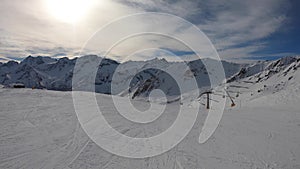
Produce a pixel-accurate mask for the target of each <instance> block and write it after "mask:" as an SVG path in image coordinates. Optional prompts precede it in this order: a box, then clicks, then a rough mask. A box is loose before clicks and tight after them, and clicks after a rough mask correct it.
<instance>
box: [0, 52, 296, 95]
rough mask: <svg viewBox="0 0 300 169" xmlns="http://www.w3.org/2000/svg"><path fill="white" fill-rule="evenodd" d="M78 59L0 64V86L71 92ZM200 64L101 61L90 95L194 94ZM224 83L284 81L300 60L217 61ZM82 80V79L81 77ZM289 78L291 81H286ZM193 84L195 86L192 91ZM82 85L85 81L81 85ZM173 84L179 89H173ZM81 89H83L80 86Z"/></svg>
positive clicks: (205, 76) (205, 77) (201, 78)
mask: <svg viewBox="0 0 300 169" xmlns="http://www.w3.org/2000/svg"><path fill="white" fill-rule="evenodd" d="M81 58H84V59H86V61H87V62H97V61H99V60H100V58H99V57H97V56H95V55H87V56H83V57H81ZM76 61H77V58H75V59H69V58H61V59H54V58H50V57H42V56H38V57H32V56H29V57H27V58H26V59H24V60H23V61H22V62H20V63H18V62H15V61H9V62H7V63H1V64H0V84H2V85H4V86H10V85H11V84H23V85H24V86H25V87H27V88H39V89H49V90H59V91H69V90H72V78H73V73H76V72H73V71H74V67H75V64H76ZM204 62H206V63H209V64H211V65H214V64H215V62H217V61H215V60H212V59H204V60H195V61H190V62H168V61H166V60H165V59H152V60H148V61H128V62H124V63H118V62H117V61H114V60H111V59H107V58H103V59H101V63H100V64H99V66H98V71H97V74H96V79H95V91H96V92H98V93H105V94H114V95H120V96H128V95H129V96H130V97H132V98H135V97H147V96H149V94H150V93H151V91H152V90H153V89H160V90H162V91H163V92H164V93H165V95H167V96H177V95H179V94H180V93H187V92H189V91H193V90H195V89H197V88H206V87H209V86H210V80H209V73H208V72H207V69H206V68H205V64H203V63H204ZM222 64H223V67H224V71H225V74H226V78H228V79H227V83H232V82H237V81H245V79H246V81H248V82H249V83H252V84H253V83H258V82H261V81H265V80H267V79H269V78H271V77H272V76H279V75H283V76H289V75H288V73H289V72H292V71H295V70H296V69H297V68H298V67H299V57H296V56H295V57H285V58H282V59H279V60H276V61H260V62H256V63H254V64H251V65H248V64H236V63H230V62H226V61H222ZM83 78H84V77H83ZM289 78H292V77H291V76H289ZM194 79H196V82H197V86H196V87H195V86H193V85H191V84H192V83H193V80H194ZM82 81H83V82H84V81H85V80H84V79H83V80H82ZM178 81H179V83H180V84H183V85H182V86H184V87H183V88H181V90H180V89H179V88H180V87H182V86H180V87H179V86H178ZM80 85H84V83H83V84H80Z"/></svg>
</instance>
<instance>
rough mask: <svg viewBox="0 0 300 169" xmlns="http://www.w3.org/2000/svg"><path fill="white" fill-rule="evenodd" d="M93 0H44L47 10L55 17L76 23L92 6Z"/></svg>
mask: <svg viewBox="0 0 300 169" xmlns="http://www.w3.org/2000/svg"><path fill="white" fill-rule="evenodd" d="M93 1H94V0H46V7H47V9H48V12H49V13H50V14H51V15H52V16H54V17H55V18H56V19H58V20H60V21H62V22H67V23H76V22H78V21H80V20H81V19H82V18H83V17H84V16H86V14H87V13H88V11H89V10H90V9H91V8H92V6H93Z"/></svg>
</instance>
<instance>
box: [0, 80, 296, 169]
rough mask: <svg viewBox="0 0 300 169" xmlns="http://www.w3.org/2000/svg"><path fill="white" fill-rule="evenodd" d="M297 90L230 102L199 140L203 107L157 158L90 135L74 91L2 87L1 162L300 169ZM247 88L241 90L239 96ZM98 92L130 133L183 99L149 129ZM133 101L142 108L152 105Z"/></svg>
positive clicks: (82, 168) (112, 117)
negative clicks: (134, 155)
mask: <svg viewBox="0 0 300 169" xmlns="http://www.w3.org/2000/svg"><path fill="white" fill-rule="evenodd" d="M296 87H297V86H296ZM291 90H292V89H291V88H286V89H284V90H281V91H279V92H277V93H275V94H273V95H271V96H270V95H269V96H267V95H266V96H261V97H258V96H253V98H252V99H250V100H249V101H247V103H245V102H242V101H241V102H242V103H240V104H239V101H237V102H238V105H237V106H236V107H234V108H228V107H229V106H227V108H226V110H225V112H224V115H223V118H222V120H221V123H220V125H219V127H218V129H217V130H216V132H215V133H214V135H213V137H211V138H210V139H209V140H208V141H207V142H206V143H205V144H201V145H200V144H199V143H198V137H199V133H200V129H201V126H202V123H203V121H204V119H205V117H206V113H207V112H206V111H205V110H204V109H201V111H200V113H199V115H198V119H197V122H196V124H195V126H194V128H193V129H192V131H191V132H190V133H189V134H188V136H187V137H186V138H185V139H184V140H183V141H182V142H181V143H180V144H178V145H177V146H176V147H175V148H174V149H172V150H170V151H168V152H166V153H164V154H162V155H159V156H156V157H151V158H146V159H129V158H123V157H119V156H116V155H113V154H110V153H109V152H106V151H104V150H103V149H101V148H100V147H98V146H97V145H96V144H95V143H93V141H91V140H90V139H89V137H88V136H87V135H86V134H85V133H84V132H83V130H82V128H81V126H80V124H79V123H78V120H77V116H76V114H75V111H74V107H73V102H72V96H71V92H57V91H46V90H32V89H7V88H2V89H0V95H1V102H0V105H1V109H0V125H1V126H0V130H1V132H0V134H1V136H0V168H3V169H19V168H24V169H39V168H43V169H52V168H54V169H59V168H64V169H87V168H89V169H94V168H114V169H116V168H128V169H139V168H166V169H168V168H170V169H171V168H172V169H173V168H179V169H181V168H187V169H189V168H195V169H196V168H197V169H199V168H205V169H210V168H211V169H213V168H220V169H235V168H236V169H240V168H249V169H251V168H273V169H276V168H278V169H282V168H284V169H297V168H300V160H299V159H300V142H299V140H300V111H299V106H298V105H297V103H298V104H299V100H300V99H299V97H297V94H298V96H299V86H298V88H297V90H293V91H294V92H293V94H291V95H290V92H291ZM240 92H241V93H242V91H240ZM295 92H296V93H295ZM247 94H249V93H246V92H245V94H244V95H243V94H241V96H240V98H242V97H246V95H247ZM96 97H97V98H98V100H101V102H102V103H104V104H107V110H104V113H106V114H107V116H106V118H107V119H108V121H110V122H111V124H112V126H114V127H115V128H116V129H117V130H119V131H120V132H123V133H126V134H128V135H131V136H141V137H143V136H148V135H153V134H157V132H159V131H160V130H164V129H165V128H166V127H168V126H169V125H171V124H172V121H173V120H174V115H172V112H173V111H174V109H175V108H176V106H174V108H172V106H171V107H170V109H169V111H168V112H165V113H166V116H164V117H162V118H161V119H160V122H159V123H156V124H155V125H152V126H151V125H149V126H147V127H145V128H141V127H140V126H139V125H130V124H129V123H128V122H127V121H122V120H121V119H120V116H118V114H116V113H112V111H114V109H113V108H112V107H113V106H112V105H109V104H110V103H111V102H109V101H107V100H109V99H108V98H109V96H107V95H102V94H97V96H96ZM254 97H256V98H254ZM106 102H107V103H106ZM134 102H136V103H133V104H134V105H136V106H141V107H145V106H146V104H148V103H146V102H142V101H134ZM184 104H185V103H184ZM87 111H88V110H87ZM168 115H169V116H168ZM170 115H171V116H170Z"/></svg>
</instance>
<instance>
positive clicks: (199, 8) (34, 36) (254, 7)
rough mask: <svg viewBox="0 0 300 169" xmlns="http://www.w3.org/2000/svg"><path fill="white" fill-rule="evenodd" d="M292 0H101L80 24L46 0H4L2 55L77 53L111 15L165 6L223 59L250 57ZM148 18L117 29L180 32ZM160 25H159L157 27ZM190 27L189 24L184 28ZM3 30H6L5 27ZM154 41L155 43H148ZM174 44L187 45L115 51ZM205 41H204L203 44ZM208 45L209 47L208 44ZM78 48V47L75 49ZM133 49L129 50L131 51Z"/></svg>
mask: <svg viewBox="0 0 300 169" xmlns="http://www.w3.org/2000/svg"><path fill="white" fill-rule="evenodd" d="M288 6H289V2H288V1H287V0H244V1H241V0H203V1H191V0H174V1H171V0H156V1H152V0H114V1H112V0H101V3H99V4H95V5H94V7H93V9H91V10H90V11H89V13H88V14H87V15H86V16H85V18H84V19H83V20H82V21H81V22H78V23H77V24H76V25H72V24H67V23H63V22H61V21H58V20H56V19H55V18H53V17H52V16H51V15H49V13H48V12H47V11H46V8H45V3H44V1H43V0H27V1H22V0H16V1H10V0H1V6H0V16H1V17H0V31H2V32H1V34H0V38H1V39H0V42H1V47H0V50H1V51H0V55H1V56H4V57H7V56H8V55H9V56H14V57H24V55H27V54H29V51H33V50H36V51H35V52H33V53H36V54H47V53H46V52H49V53H50V51H53V52H51V53H50V54H49V55H55V53H54V52H58V51H57V50H55V49H57V47H63V48H65V49H66V51H63V52H62V53H65V54H66V55H73V54H75V53H76V54H78V50H79V49H80V48H81V47H82V46H83V44H84V43H85V42H86V40H88V39H89V37H90V36H91V35H92V34H93V33H94V32H95V31H97V30H98V29H99V28H100V27H102V26H104V25H105V24H107V23H109V22H110V21H111V20H113V19H116V18H119V17H122V16H125V15H128V14H133V13H137V12H143V11H153V12H166V13H171V14H174V15H178V16H180V17H183V18H185V19H188V20H189V21H191V22H192V23H194V24H196V25H197V26H198V27H199V28H200V29H201V30H203V31H204V32H205V33H206V34H207V35H208V37H209V38H210V39H211V40H212V42H213V43H214V45H215V46H216V48H217V49H218V50H219V53H220V56H221V57H222V59H233V58H236V57H249V56H251V55H252V53H253V52H257V51H260V50H262V49H263V48H264V47H265V46H267V45H268V43H267V41H265V40H264V39H265V38H267V37H269V36H271V35H272V34H273V33H276V32H277V31H279V30H280V29H281V28H282V25H284V24H285V21H286V20H287V17H286V15H285V14H286V9H288ZM151 23H152V22H150V21H149V22H148V21H147V20H135V21H133V22H132V23H131V24H128V25H127V26H126V27H122V28H118V29H128V30H149V31H150V30H151V29H152V28H154V29H161V30H164V31H169V32H173V33H176V34H178V35H179V36H181V35H180V33H178V30H177V29H176V27H174V25H167V24H164V23H163V22H161V23H158V24H151ZM157 27H159V28H157ZM118 29H116V30H109V31H108V32H107V34H106V36H103V37H102V39H103V42H102V44H98V50H101V48H105V44H106V43H107V42H109V41H111V40H115V39H114V37H118V33H119V31H120V30H118ZM182 30H188V28H185V29H182ZM3 32H4V33H3ZM182 36H185V37H186V38H188V39H190V40H193V41H194V42H195V43H198V42H199V41H200V42H201V40H199V39H195V38H196V37H195V36H193V34H192V33H191V34H184V35H182ZM149 43H150V45H149ZM151 43H152V44H153V43H155V45H154V46H155V47H159V46H162V47H165V45H166V44H169V46H167V47H173V48H176V49H177V50H186V49H185V48H182V45H178V43H176V42H173V40H165V39H164V38H156V39H153V38H150V39H149V38H143V39H139V40H135V41H134V42H129V41H128V43H127V46H123V48H122V49H120V48H119V49H120V51H118V53H114V54H115V55H119V56H120V55H122V54H126V51H132V50H131V49H135V47H136V46H137V45H136V44H138V46H145V47H146V46H149V47H153V45H151ZM199 45H201V43H200V44H199ZM203 48H205V46H204V44H203ZM72 50H75V51H72ZM127 53H128V52H127Z"/></svg>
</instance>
